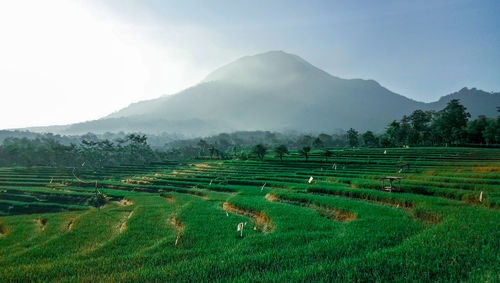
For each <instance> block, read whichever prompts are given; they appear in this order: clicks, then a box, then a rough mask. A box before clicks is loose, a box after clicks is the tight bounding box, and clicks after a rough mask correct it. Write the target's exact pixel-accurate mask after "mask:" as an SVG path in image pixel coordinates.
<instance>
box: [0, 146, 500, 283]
mask: <svg viewBox="0 0 500 283" xmlns="http://www.w3.org/2000/svg"><path fill="white" fill-rule="evenodd" d="M332 151H333V156H332V157H329V158H328V160H325V159H324V157H322V155H321V151H313V152H312V155H311V157H310V158H309V161H308V162H306V161H305V160H304V158H303V157H301V156H300V155H299V154H298V153H297V152H293V151H292V152H291V154H290V155H288V156H285V158H284V160H283V161H282V162H281V161H280V160H279V158H277V157H275V156H274V154H273V153H271V152H269V153H268V154H267V155H266V156H265V159H264V161H256V160H245V161H243V160H202V159H198V160H193V161H190V162H186V163H179V162H165V163H157V164H152V165H149V166H118V167H108V168H104V169H102V170H99V171H98V172H95V171H92V170H89V169H85V167H82V168H76V169H73V168H52V167H31V168H25V167H4V168H0V281H2V282H25V281H60V282H75V281H78V282H81V281H83V282H95V281H106V282H108V281H119V282H122V281H143V282H144V281H162V282H165V281H169V282H172V281H196V282H200V281H202V282H203V281H223V282H227V281H231V282H248V281H252V282H273V281H293V282H295V281H342V282H346V281H349V282H351V281H355V282H382V281H398V282H401V281H417V282H429V281H432V282H485V281H486V282H498V281H500V212H499V211H498V208H499V207H500V149H485V148H482V149H481V148H454V147H449V148H435V147H429V148H387V149H380V148H371V149H368V148H366V149H363V148H362V149H344V150H332ZM388 176H390V177H401V178H402V180H401V185H400V186H397V185H396V183H398V182H397V181H396V182H395V183H394V189H395V190H394V191H392V192H389V191H386V190H383V189H382V188H381V181H380V178H382V177H388ZM311 177H313V179H312V181H311V182H310V183H309V182H308V181H309V180H310V179H311ZM388 184H389V183H388V182H387V181H386V182H385V185H386V186H388ZM96 187H97V189H98V190H99V191H100V192H102V193H103V194H105V195H106V196H107V197H108V200H109V201H108V203H107V204H105V205H104V206H103V207H101V209H97V208H95V207H92V206H90V205H89V200H90V199H91V198H92V197H93V196H94V195H95V189H96ZM397 189H399V191H397ZM240 223H243V224H241V226H243V231H237V227H238V224H240ZM245 223H246V225H245Z"/></svg>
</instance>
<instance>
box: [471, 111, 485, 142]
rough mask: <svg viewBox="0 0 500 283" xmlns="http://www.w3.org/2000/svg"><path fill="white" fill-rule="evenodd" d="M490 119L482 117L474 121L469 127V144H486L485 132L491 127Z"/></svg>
mask: <svg viewBox="0 0 500 283" xmlns="http://www.w3.org/2000/svg"><path fill="white" fill-rule="evenodd" d="M489 120H490V119H488V118H486V116H484V115H480V116H479V117H478V118H477V119H476V120H472V121H470V122H469V123H468V125H467V129H466V131H467V142H470V143H486V139H485V137H484V136H483V132H484V131H485V129H486V127H487V126H488V125H489V122H490V121H489Z"/></svg>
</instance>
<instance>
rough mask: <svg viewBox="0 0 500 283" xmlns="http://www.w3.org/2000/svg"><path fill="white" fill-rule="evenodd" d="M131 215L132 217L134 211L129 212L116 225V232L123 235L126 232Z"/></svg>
mask: <svg viewBox="0 0 500 283" xmlns="http://www.w3.org/2000/svg"><path fill="white" fill-rule="evenodd" d="M132 215H134V211H133V210H132V211H130V213H129V214H128V215H127V216H126V217H124V218H123V219H122V222H121V223H120V224H119V225H118V232H119V233H123V232H125V231H126V230H127V226H128V220H129V219H130V218H132Z"/></svg>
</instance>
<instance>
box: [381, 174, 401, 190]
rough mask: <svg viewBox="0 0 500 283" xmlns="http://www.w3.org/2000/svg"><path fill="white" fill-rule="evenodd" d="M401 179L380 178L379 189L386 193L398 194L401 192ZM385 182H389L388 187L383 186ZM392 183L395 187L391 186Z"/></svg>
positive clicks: (393, 177) (392, 177) (391, 177)
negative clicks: (394, 183)
mask: <svg viewBox="0 0 500 283" xmlns="http://www.w3.org/2000/svg"><path fill="white" fill-rule="evenodd" d="M402 179H403V178H401V177H395V176H386V177H383V178H380V181H381V189H382V190H383V191H386V192H399V191H401V180H402ZM385 181H389V186H386V185H385ZM393 182H396V184H397V186H393Z"/></svg>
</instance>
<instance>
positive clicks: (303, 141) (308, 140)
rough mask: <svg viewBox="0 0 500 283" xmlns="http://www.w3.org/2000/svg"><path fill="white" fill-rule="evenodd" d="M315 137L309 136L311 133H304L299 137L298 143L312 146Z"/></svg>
mask: <svg viewBox="0 0 500 283" xmlns="http://www.w3.org/2000/svg"><path fill="white" fill-rule="evenodd" d="M313 140H314V139H313V137H311V136H309V135H304V136H302V137H300V138H299V140H298V142H297V143H298V145H299V146H311V143H312V142H313Z"/></svg>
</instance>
